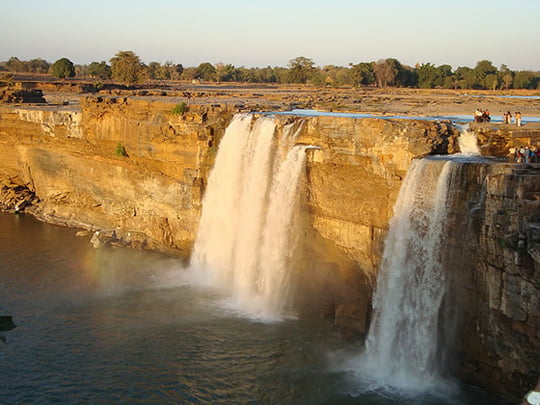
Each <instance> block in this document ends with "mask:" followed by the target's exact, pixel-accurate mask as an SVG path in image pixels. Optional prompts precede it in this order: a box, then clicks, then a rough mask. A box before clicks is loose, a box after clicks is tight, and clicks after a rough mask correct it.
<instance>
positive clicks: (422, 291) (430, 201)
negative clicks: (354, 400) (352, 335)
mask: <svg viewBox="0 0 540 405" xmlns="http://www.w3.org/2000/svg"><path fill="white" fill-rule="evenodd" d="M455 167H457V165H456V164H455V163H454V162H452V161H442V160H431V159H421V160H416V161H414V162H413V164H412V166H411V168H410V169H409V171H408V173H407V176H406V178H405V180H404V182H403V185H402V187H401V189H400V192H399V196H398V200H397V202H396V204H395V206H394V216H393V218H392V220H391V222H390V229H389V233H388V237H387V239H386V244H385V250H384V256H383V261H382V264H381V268H380V272H379V275H378V279H377V287H376V293H375V297H374V303H373V307H374V314H373V320H372V323H371V327H370V331H369V334H368V337H367V341H366V352H365V355H364V356H363V358H362V366H361V368H362V369H363V371H364V372H363V374H365V375H367V376H369V378H371V379H373V383H374V384H375V385H376V386H378V387H394V388H397V389H398V390H400V391H405V392H407V391H409V392H411V393H417V392H424V391H430V390H436V389H437V388H440V386H441V385H444V384H441V381H442V378H441V375H442V374H444V373H443V372H444V369H445V365H444V364H442V361H441V359H442V358H444V356H442V355H441V354H442V353H441V352H440V351H441V350H444V348H443V347H440V345H439V343H440V336H439V333H440V332H441V327H440V326H441V325H439V319H440V314H441V312H442V308H441V307H442V305H443V298H444V296H445V293H446V289H447V282H446V275H445V264H444V253H445V234H446V229H447V228H446V219H447V211H448V208H449V205H450V203H451V201H450V198H449V184H450V182H451V177H452V173H453V171H454V168H455Z"/></svg>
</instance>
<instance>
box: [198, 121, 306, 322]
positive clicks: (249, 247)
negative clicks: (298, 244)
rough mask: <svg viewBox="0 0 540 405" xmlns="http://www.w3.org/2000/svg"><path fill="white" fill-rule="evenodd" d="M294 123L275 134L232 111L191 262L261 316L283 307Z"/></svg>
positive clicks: (271, 126) (297, 162) (294, 187)
mask: <svg viewBox="0 0 540 405" xmlns="http://www.w3.org/2000/svg"><path fill="white" fill-rule="evenodd" d="M299 129H300V128H298V126H297V125H295V124H291V125H288V126H285V127H284V129H283V134H282V137H281V139H279V141H278V139H277V137H276V136H275V133H276V130H277V128H276V122H275V121H274V119H273V118H269V117H263V118H259V119H254V117H253V115H237V116H235V117H234V119H233V120H232V122H231V124H230V125H229V127H228V128H227V129H226V131H225V135H224V137H223V139H222V141H221V144H220V147H219V150H218V153H217V156H216V162H215V165H214V168H213V169H212V172H211V173H210V176H209V179H208V187H207V190H206V194H205V197H204V200H203V209H202V216H201V221H200V225H199V231H198V234H197V238H196V242H195V246H194V252H193V255H192V259H191V266H190V267H191V268H192V269H194V270H196V271H199V272H203V274H205V275H206V276H207V277H209V278H211V280H212V282H213V283H215V284H216V285H218V286H222V287H225V288H226V289H228V290H230V292H231V293H232V298H233V301H234V306H235V308H237V309H238V310H240V311H241V312H243V313H247V314H249V315H251V316H254V317H257V318H263V319H280V318H281V317H283V316H284V315H286V312H287V311H288V310H289V309H290V294H289V289H290V285H289V284H290V283H289V275H290V271H291V265H292V256H293V253H294V250H295V240H296V237H297V235H296V231H297V226H296V224H295V223H294V222H295V220H296V219H297V218H298V215H297V212H296V210H297V208H298V204H299V195H300V193H298V188H299V186H300V184H301V174H302V171H303V168H304V162H305V149H306V146H302V145H298V146H294V139H295V136H296V134H297V133H298V131H299Z"/></svg>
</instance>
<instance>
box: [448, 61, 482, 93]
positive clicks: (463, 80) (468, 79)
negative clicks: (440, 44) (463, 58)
mask: <svg viewBox="0 0 540 405" xmlns="http://www.w3.org/2000/svg"><path fill="white" fill-rule="evenodd" d="M454 74H455V75H456V76H457V81H458V83H459V87H460V88H462V89H473V88H475V87H478V83H477V81H476V77H475V75H474V71H473V69H471V68H470V67H468V66H460V67H458V68H457V69H456V71H455V72H454Z"/></svg>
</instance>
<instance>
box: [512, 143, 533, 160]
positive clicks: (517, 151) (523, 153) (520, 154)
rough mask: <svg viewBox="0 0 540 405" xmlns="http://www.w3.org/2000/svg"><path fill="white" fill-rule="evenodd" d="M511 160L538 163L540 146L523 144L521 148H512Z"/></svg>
mask: <svg viewBox="0 0 540 405" xmlns="http://www.w3.org/2000/svg"><path fill="white" fill-rule="evenodd" d="M508 152H509V153H510V161H511V162H516V163H538V162H540V148H536V147H534V146H531V147H529V146H525V145H524V146H521V147H520V148H510V149H509V151H508Z"/></svg>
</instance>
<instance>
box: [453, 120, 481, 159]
mask: <svg viewBox="0 0 540 405" xmlns="http://www.w3.org/2000/svg"><path fill="white" fill-rule="evenodd" d="M458 143H459V150H460V151H461V153H464V154H466V155H480V148H479V147H478V139H476V134H475V133H474V131H471V130H470V129H469V127H468V126H467V127H466V128H460V134H459V138H458Z"/></svg>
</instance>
